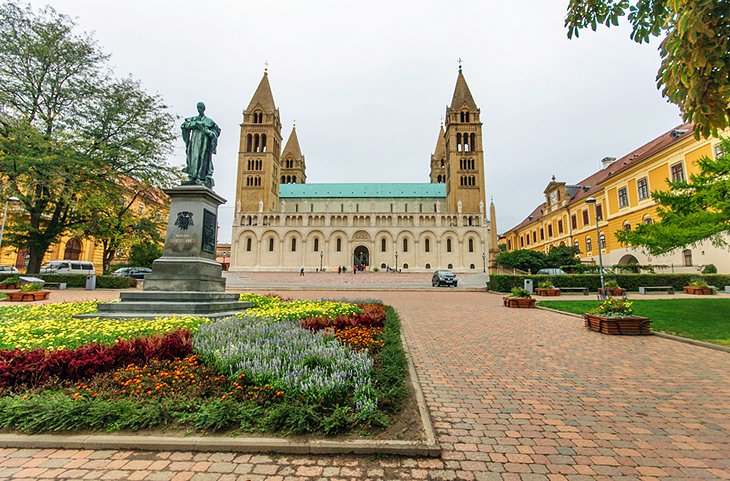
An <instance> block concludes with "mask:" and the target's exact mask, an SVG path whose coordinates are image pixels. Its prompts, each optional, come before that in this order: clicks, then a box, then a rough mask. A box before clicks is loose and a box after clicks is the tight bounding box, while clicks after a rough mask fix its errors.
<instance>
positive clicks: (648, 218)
mask: <svg viewBox="0 0 730 481" xmlns="http://www.w3.org/2000/svg"><path fill="white" fill-rule="evenodd" d="M652 222H654V221H653V220H651V217H647V218H645V219H644V224H651V223H652Z"/></svg>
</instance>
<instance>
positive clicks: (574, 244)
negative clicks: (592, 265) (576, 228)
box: [573, 240, 580, 252]
mask: <svg viewBox="0 0 730 481" xmlns="http://www.w3.org/2000/svg"><path fill="white" fill-rule="evenodd" d="M573 247H575V248H576V249H578V252H580V241H579V240H576V241H575V242H573Z"/></svg>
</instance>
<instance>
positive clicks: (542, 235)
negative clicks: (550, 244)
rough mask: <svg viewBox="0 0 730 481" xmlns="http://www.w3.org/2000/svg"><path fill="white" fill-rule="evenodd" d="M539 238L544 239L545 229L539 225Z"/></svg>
mask: <svg viewBox="0 0 730 481" xmlns="http://www.w3.org/2000/svg"><path fill="white" fill-rule="evenodd" d="M540 240H541V241H544V240H545V229H543V228H542V227H540Z"/></svg>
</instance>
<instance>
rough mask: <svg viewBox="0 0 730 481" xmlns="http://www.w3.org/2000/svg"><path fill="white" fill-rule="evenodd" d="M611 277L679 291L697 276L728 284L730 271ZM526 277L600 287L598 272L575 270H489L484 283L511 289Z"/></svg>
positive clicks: (632, 287) (632, 286)
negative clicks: (542, 272) (516, 272)
mask: <svg viewBox="0 0 730 481" xmlns="http://www.w3.org/2000/svg"><path fill="white" fill-rule="evenodd" d="M611 277H612V278H613V279H615V280H616V282H618V283H619V285H620V286H622V287H623V288H624V289H626V290H628V291H638V290H639V287H642V286H645V287H651V286H672V287H674V289H676V290H678V291H681V290H682V288H683V287H684V286H686V285H688V283H689V281H690V280H691V279H693V278H697V277H700V278H702V279H704V280H705V282H707V283H708V284H710V285H712V286H728V285H730V275H727V274H707V275H701V276H698V275H697V274H612V275H611ZM525 279H532V280H533V281H534V282H535V283H538V284H539V283H540V282H543V281H548V280H549V281H550V282H552V283H553V284H554V285H555V287H587V288H588V289H590V290H592V291H598V288H599V287H601V277H600V276H599V275H598V274H576V275H564V276H534V275H532V276H531V275H507V274H491V275H490V276H489V283H488V284H487V287H488V288H489V290H491V291H496V292H510V291H511V290H512V288H513V287H523V285H524V280H525Z"/></svg>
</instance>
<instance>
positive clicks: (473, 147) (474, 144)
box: [469, 134, 477, 150]
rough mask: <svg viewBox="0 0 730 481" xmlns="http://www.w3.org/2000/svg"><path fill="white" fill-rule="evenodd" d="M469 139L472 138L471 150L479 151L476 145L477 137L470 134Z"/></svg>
mask: <svg viewBox="0 0 730 481" xmlns="http://www.w3.org/2000/svg"><path fill="white" fill-rule="evenodd" d="M469 137H470V138H471V142H469V145H471V149H470V150H476V149H477V144H476V139H477V138H476V135H474V134H469Z"/></svg>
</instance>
